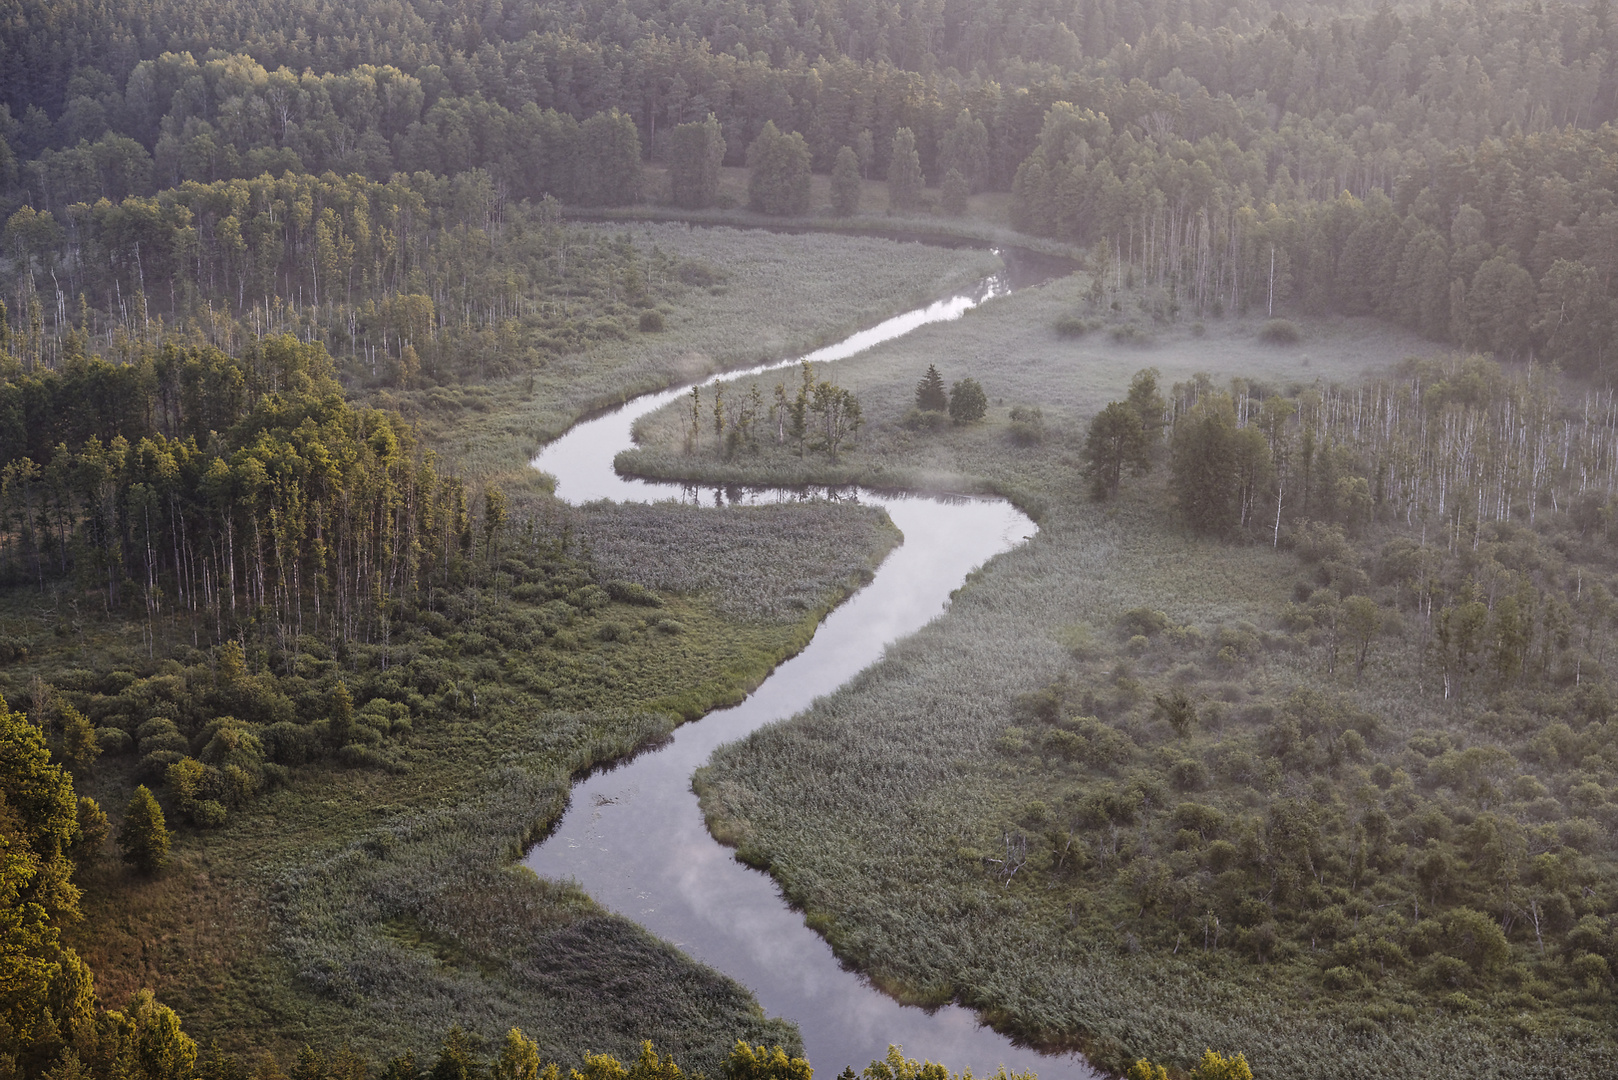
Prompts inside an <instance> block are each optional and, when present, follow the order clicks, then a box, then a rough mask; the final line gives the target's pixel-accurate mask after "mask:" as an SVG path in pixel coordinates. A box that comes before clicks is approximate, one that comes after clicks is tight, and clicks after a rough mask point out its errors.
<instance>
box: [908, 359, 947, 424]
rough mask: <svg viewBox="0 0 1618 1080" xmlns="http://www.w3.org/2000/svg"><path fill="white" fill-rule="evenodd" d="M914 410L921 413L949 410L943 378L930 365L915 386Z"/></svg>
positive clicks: (935, 368)
mask: <svg viewBox="0 0 1618 1080" xmlns="http://www.w3.org/2000/svg"><path fill="white" fill-rule="evenodd" d="M916 408H918V409H920V410H922V411H923V412H943V411H945V410H946V409H948V408H949V392H948V391H947V390H945V389H944V376H942V375H940V374H939V373H938V368H937V367H936V366H934V365H932V364H928V365H927V374H925V375H923V376H922V377H921V381H920V382H919V383H917V384H916Z"/></svg>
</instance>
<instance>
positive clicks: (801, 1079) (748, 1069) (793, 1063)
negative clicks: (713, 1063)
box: [720, 1039, 814, 1080]
mask: <svg viewBox="0 0 1618 1080" xmlns="http://www.w3.org/2000/svg"><path fill="white" fill-rule="evenodd" d="M720 1075H722V1076H723V1077H724V1078H725V1080H810V1078H811V1077H812V1076H813V1075H814V1070H813V1069H811V1068H810V1067H809V1062H808V1061H807V1060H806V1059H804V1058H801V1057H789V1056H788V1055H787V1052H786V1051H785V1050H783V1049H782V1048H781V1047H779V1046H775V1047H768V1048H766V1047H763V1046H749V1045H747V1043H745V1042H743V1041H742V1040H740V1039H738V1040H737V1041H736V1047H735V1049H733V1050H732V1051H731V1052H730V1056H729V1057H728V1058H726V1059H725V1062H724V1064H723V1065H721V1066H720Z"/></svg>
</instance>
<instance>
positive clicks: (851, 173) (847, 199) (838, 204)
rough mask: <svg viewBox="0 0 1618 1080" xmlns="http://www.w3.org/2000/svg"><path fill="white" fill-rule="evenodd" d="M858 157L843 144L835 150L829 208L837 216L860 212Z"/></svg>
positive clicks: (847, 215)
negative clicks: (835, 158)
mask: <svg viewBox="0 0 1618 1080" xmlns="http://www.w3.org/2000/svg"><path fill="white" fill-rule="evenodd" d="M860 183H861V181H860V159H859V157H858V156H857V155H855V153H854V151H853V150H852V149H851V148H849V147H847V146H845V147H843V148H842V149H841V150H839V151H837V162H836V164H834V165H833V166H832V169H831V210H832V213H834V214H836V215H837V216H838V217H853V216H854V215H855V214H857V213H859V212H860Z"/></svg>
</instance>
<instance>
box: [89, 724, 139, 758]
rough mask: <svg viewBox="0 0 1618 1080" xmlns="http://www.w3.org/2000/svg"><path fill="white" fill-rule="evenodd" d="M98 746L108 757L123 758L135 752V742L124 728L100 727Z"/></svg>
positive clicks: (97, 738) (97, 736)
mask: <svg viewBox="0 0 1618 1080" xmlns="http://www.w3.org/2000/svg"><path fill="white" fill-rule="evenodd" d="M96 745H97V746H99V747H101V752H102V753H103V754H106V755H107V756H108V757H121V756H123V755H124V754H128V753H131V752H133V751H134V749H135V740H134V739H131V738H130V737H129V732H127V731H125V730H124V729H123V728H115V727H100V728H96Z"/></svg>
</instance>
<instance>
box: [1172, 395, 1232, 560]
mask: <svg viewBox="0 0 1618 1080" xmlns="http://www.w3.org/2000/svg"><path fill="white" fill-rule="evenodd" d="M1171 466H1172V468H1173V472H1174V493H1175V497H1176V499H1177V501H1178V503H1179V507H1180V513H1181V515H1182V516H1183V517H1184V518H1185V520H1186V523H1187V524H1188V525H1190V526H1191V527H1192V528H1193V529H1195V530H1196V531H1198V532H1202V533H1211V534H1219V533H1224V532H1227V531H1229V530H1230V529H1232V528H1234V527H1235V526H1236V524H1237V522H1238V511H1239V502H1238V495H1239V493H1238V490H1237V485H1238V478H1237V469H1236V408H1235V405H1234V404H1233V403H1232V402H1231V400H1230V395H1228V394H1222V393H1220V394H1206V395H1204V396H1203V397H1202V398H1201V400H1199V401H1198V402H1197V403H1196V405H1194V406H1192V409H1191V412H1190V413H1189V414H1187V415H1186V416H1184V417H1183V418H1181V420H1180V422H1179V423H1178V424H1176V425H1175V427H1174V440H1173V446H1172V455H1171Z"/></svg>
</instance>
